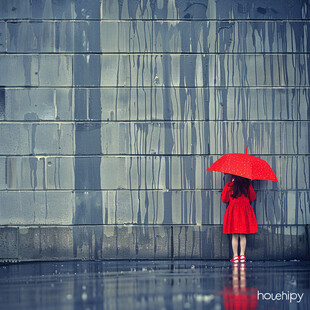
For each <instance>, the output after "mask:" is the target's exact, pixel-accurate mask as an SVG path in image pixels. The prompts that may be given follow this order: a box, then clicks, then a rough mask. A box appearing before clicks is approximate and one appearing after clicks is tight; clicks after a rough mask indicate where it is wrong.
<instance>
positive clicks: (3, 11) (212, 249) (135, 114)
mask: <svg viewBox="0 0 310 310" xmlns="http://www.w3.org/2000/svg"><path fill="white" fill-rule="evenodd" d="M309 17H310V8H309V4H308V3H307V1H304V0H299V1H288V0H286V1H280V0H276V1H272V2H270V1H249V0H244V1H235V0H230V1H228V0H225V1H224V0H209V1H185V0H184V1H183V0H180V1H177V0H169V1H164V0H162V1H159V0H158V1H150V0H145V1H142V0H141V1H138V0H131V1H130V0H127V1H126V0H119V1H115V0H91V1H74V0H63V1H60V0H41V1H30V0H15V1H12V0H2V1H1V2H0V19H1V21H0V85H1V89H0V120H1V121H0V132H1V137H0V225H1V227H0V257H1V258H4V259H20V260H31V259H79V258H90V259H93V258H225V259H226V258H229V257H230V255H231V253H230V240H229V237H228V236H227V235H223V234H222V232H221V231H222V226H221V224H222V220H223V215H224V212H225V208H226V205H225V204H223V203H221V202H220V193H221V189H222V188H223V186H224V184H225V181H226V180H227V179H225V177H224V176H223V175H221V174H219V173H215V172H206V171H205V170H206V169H207V168H208V166H209V165H210V164H211V163H213V162H214V161H215V160H216V159H218V158H219V157H220V156H221V155H222V154H225V153H229V152H244V151H245V148H246V145H247V144H248V145H249V153H250V154H252V155H257V156H259V157H261V158H263V159H266V160H267V161H268V162H269V163H270V165H271V166H272V168H273V170H274V171H275V173H276V175H277V176H278V179H279V183H275V182H266V181H254V182H253V184H254V188H255V189H256V190H257V196H258V198H257V201H256V202H255V203H254V204H253V208H254V210H255V213H256V216H257V220H258V224H259V233H258V234H256V235H253V236H249V238H248V252H247V253H248V255H249V258H251V259H255V258H265V259H268V258H271V259H273V258H277V259H278V258H305V257H309V251H308V247H309V243H308V242H309V241H308V238H307V228H308V226H307V224H310V207H309V206H310V192H309V189H310V157H309V154H310V144H309V136H310V122H309V120H310V88H309V82H310V67H309V66H310V62H309V51H310V39H309V29H310V24H309Z"/></svg>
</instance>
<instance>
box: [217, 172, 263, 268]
mask: <svg viewBox="0 0 310 310" xmlns="http://www.w3.org/2000/svg"><path fill="white" fill-rule="evenodd" d="M221 199H222V201H223V202H225V203H227V202H229V205H228V207H227V209H226V211H225V215H224V221H223V233H224V234H232V239H231V244H232V249H233V252H234V257H233V258H232V259H231V260H230V261H231V262H239V261H240V262H245V256H244V254H245V248H246V234H254V233H256V232H257V221H256V217H255V213H254V211H253V208H252V207H251V205H250V201H253V200H255V199H256V193H255V191H254V189H253V186H252V184H251V181H250V180H249V179H246V178H242V177H239V176H233V178H232V182H228V183H226V184H225V186H224V189H223V191H222V194H221ZM239 238H240V255H238V241H239Z"/></svg>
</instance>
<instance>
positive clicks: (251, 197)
mask: <svg viewBox="0 0 310 310" xmlns="http://www.w3.org/2000/svg"><path fill="white" fill-rule="evenodd" d="M249 199H250V201H254V200H255V199H256V193H255V191H254V188H253V186H252V184H250V186H249Z"/></svg>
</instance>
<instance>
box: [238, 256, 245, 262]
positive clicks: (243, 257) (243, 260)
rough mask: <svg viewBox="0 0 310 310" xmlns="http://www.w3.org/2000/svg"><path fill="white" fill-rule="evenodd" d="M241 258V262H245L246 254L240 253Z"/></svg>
mask: <svg viewBox="0 0 310 310" xmlns="http://www.w3.org/2000/svg"><path fill="white" fill-rule="evenodd" d="M239 260H240V262H241V263H244V262H245V260H246V259H245V256H244V255H240V256H239Z"/></svg>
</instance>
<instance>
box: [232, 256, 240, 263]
mask: <svg viewBox="0 0 310 310" xmlns="http://www.w3.org/2000/svg"><path fill="white" fill-rule="evenodd" d="M230 261H231V262H233V263H239V256H235V257H233V258H232V259H231V260H230Z"/></svg>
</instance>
